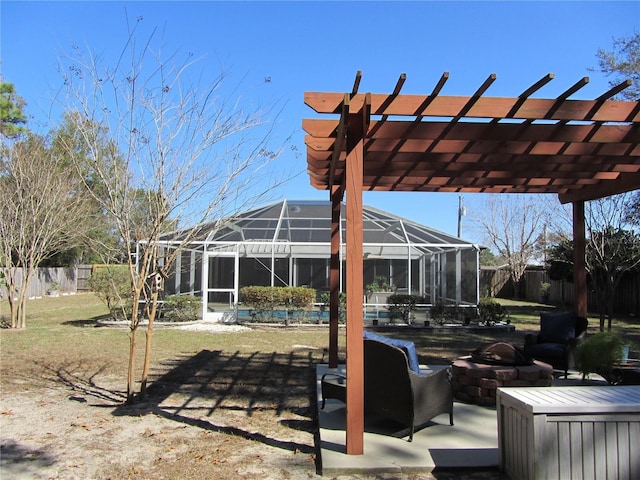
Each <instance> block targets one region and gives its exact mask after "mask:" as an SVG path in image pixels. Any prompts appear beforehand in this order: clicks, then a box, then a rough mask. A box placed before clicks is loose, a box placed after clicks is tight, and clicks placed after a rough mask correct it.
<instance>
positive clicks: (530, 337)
mask: <svg viewBox="0 0 640 480" xmlns="http://www.w3.org/2000/svg"><path fill="white" fill-rule="evenodd" d="M587 326H588V322H587V319H586V318H582V317H578V316H577V315H576V314H575V313H573V312H557V313H556V312H553V313H541V314H540V333H538V334H527V335H525V338H524V352H525V353H526V354H527V355H530V356H531V357H533V358H535V359H536V360H540V361H541V362H544V363H548V364H549V365H551V366H552V367H553V368H554V369H556V370H562V371H563V372H564V375H565V377H567V375H568V373H569V369H570V368H574V367H575V353H576V349H577V347H578V345H579V344H580V342H582V341H583V340H584V339H585V337H586V334H587Z"/></svg>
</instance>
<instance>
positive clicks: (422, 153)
mask: <svg viewBox="0 0 640 480" xmlns="http://www.w3.org/2000/svg"><path fill="white" fill-rule="evenodd" d="M448 77H449V74H448V73H445V74H443V75H442V77H441V78H440V80H439V81H438V82H437V84H436V85H435V87H434V88H433V90H432V92H431V93H430V94H428V95H405V94H402V93H401V90H402V87H403V84H404V82H405V79H406V76H405V75H404V74H402V75H400V77H399V79H398V82H397V84H396V86H395V88H394V89H393V91H392V92H391V93H387V94H374V93H359V92H358V89H359V84H360V80H361V72H358V73H357V75H356V78H355V82H354V85H353V88H352V90H351V92H349V93H317V92H306V93H305V95H304V101H305V103H306V104H307V105H308V106H310V107H311V108H312V109H313V110H314V111H315V112H316V113H318V114H321V115H330V117H329V118H321V119H318V118H316V119H304V120H303V128H304V130H305V131H306V132H307V134H308V135H307V136H306V137H305V143H306V145H307V165H308V173H309V176H310V179H311V185H313V186H314V187H315V188H318V189H323V190H328V191H329V192H330V198H331V201H332V205H333V215H332V247H331V261H330V282H329V284H330V290H331V303H330V334H329V335H330V341H329V366H330V367H332V368H335V367H336V366H337V345H338V292H339V262H340V259H339V250H340V249H339V247H340V244H339V240H340V239H339V225H340V202H341V201H342V200H343V199H344V197H345V195H346V200H345V204H346V293H347V298H348V302H347V325H346V336H347V359H346V362H347V365H346V368H347V377H348V380H347V407H346V416H347V422H346V444H347V453H348V454H362V453H363V450H364V441H363V439H364V408H363V407H364V380H363V379H364V375H363V341H362V335H363V308H362V307H363V301H362V297H363V287H364V285H363V263H362V262H363V253H362V241H363V232H362V192H363V191H374V190H376V191H410V192H474V193H476V192H486V193H548V194H549V193H551V194H556V195H558V198H559V200H560V202H562V203H569V202H570V203H572V205H573V236H574V245H575V251H574V263H575V269H574V285H575V309H576V311H577V313H578V314H579V315H581V316H586V315H587V282H586V270H585V223H584V202H585V201H588V200H593V199H597V198H602V197H606V196H609V195H614V194H618V193H623V192H627V191H631V190H635V189H638V188H640V146H639V141H640V102H623V101H615V100H612V98H613V97H614V96H615V95H616V94H617V93H619V92H620V91H622V90H624V89H625V88H626V87H628V86H629V85H630V84H631V83H630V81H627V82H624V83H622V84H620V85H618V86H616V87H615V88H612V89H611V90H609V91H608V92H606V93H604V94H603V95H601V96H600V97H598V98H596V99H595V100H570V99H569V97H571V96H572V95H573V94H575V93H576V92H577V91H578V90H579V89H580V88H582V87H583V86H585V85H586V84H587V83H588V81H589V79H588V78H587V77H585V78H583V79H581V80H580V81H578V82H577V83H576V84H575V85H573V86H572V87H571V88H569V89H568V90H567V91H565V92H564V93H562V94H561V95H559V96H558V97H557V98H552V99H539V98H531V96H532V95H533V94H534V93H535V92H536V91H537V90H538V89H540V88H541V87H543V86H544V85H546V84H547V83H548V82H550V81H551V80H552V79H553V75H552V74H549V75H547V76H545V77H543V78H542V79H540V80H539V81H537V82H536V83H534V84H533V85H532V86H530V87H529V88H527V89H526V90H525V91H524V92H523V93H522V94H521V95H520V96H518V97H516V98H502V97H488V96H485V95H484V94H485V92H486V91H487V89H488V88H489V87H490V85H491V84H492V83H493V82H494V81H495V80H496V75H491V76H489V78H487V80H486V81H485V82H484V83H483V84H482V85H481V86H480V88H478V90H477V91H476V92H475V93H474V94H473V95H471V96H469V97H461V96H444V95H441V94H440V93H441V91H442V88H443V87H444V85H445V83H446V81H447V79H448Z"/></svg>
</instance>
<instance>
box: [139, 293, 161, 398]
mask: <svg viewBox="0 0 640 480" xmlns="http://www.w3.org/2000/svg"><path fill="white" fill-rule="evenodd" d="M157 311H158V292H157V291H155V290H154V292H153V293H152V294H151V311H149V312H148V317H149V325H148V326H147V332H146V341H145V346H144V365H143V367H142V381H141V385H140V398H142V399H143V400H145V399H146V398H147V380H148V378H149V364H150V363H151V340H152V337H153V323H154V321H155V318H156V312H157Z"/></svg>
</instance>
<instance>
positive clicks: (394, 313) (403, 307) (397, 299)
mask: <svg viewBox="0 0 640 480" xmlns="http://www.w3.org/2000/svg"><path fill="white" fill-rule="evenodd" d="M419 298H420V297H418V296H416V295H407V294H400V293H397V294H394V295H389V298H387V308H388V309H389V313H390V315H391V322H392V323H393V321H394V320H395V318H397V317H400V318H402V320H403V321H404V322H405V323H407V324H408V323H410V315H411V312H413V311H414V310H415V309H416V304H417V303H418V300H419Z"/></svg>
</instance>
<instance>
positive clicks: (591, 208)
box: [585, 193, 640, 331]
mask: <svg viewBox="0 0 640 480" xmlns="http://www.w3.org/2000/svg"><path fill="white" fill-rule="evenodd" d="M634 201H635V200H634V194H633V193H626V194H622V195H615V196H612V197H607V198H602V199H599V200H594V201H591V202H589V203H588V205H587V209H586V212H585V213H586V214H585V222H586V227H587V232H588V236H589V239H588V241H587V251H586V262H587V265H586V266H587V271H588V272H589V280H590V283H591V286H592V287H593V289H594V291H595V296H596V302H597V304H598V311H599V312H600V330H601V331H604V328H605V320H606V319H608V325H607V328H608V329H609V330H611V315H612V313H613V311H614V308H613V307H614V305H613V302H614V299H615V291H616V288H617V287H618V285H619V283H620V280H621V279H622V277H623V275H625V274H626V273H627V272H631V271H634V270H637V269H638V268H640V236H638V235H637V234H636V233H635V232H633V231H632V230H629V229H626V228H625V227H626V226H627V211H628V207H629V205H630V204H632V203H633V202H634Z"/></svg>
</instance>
